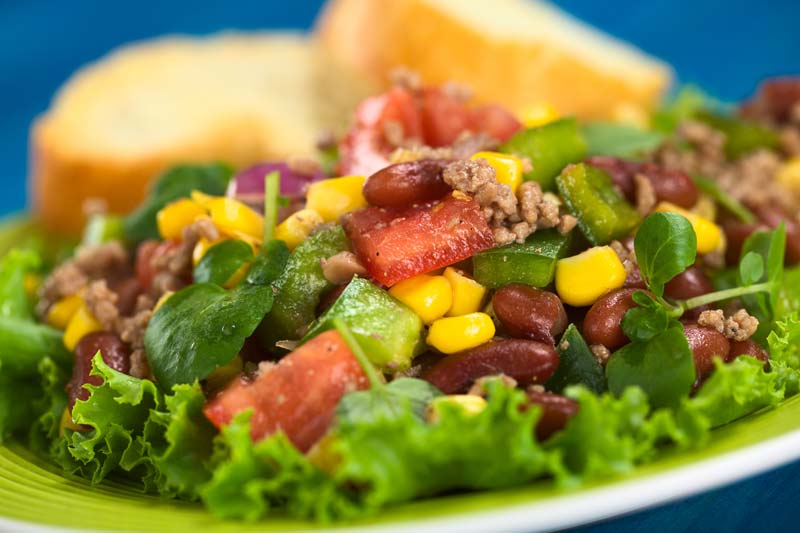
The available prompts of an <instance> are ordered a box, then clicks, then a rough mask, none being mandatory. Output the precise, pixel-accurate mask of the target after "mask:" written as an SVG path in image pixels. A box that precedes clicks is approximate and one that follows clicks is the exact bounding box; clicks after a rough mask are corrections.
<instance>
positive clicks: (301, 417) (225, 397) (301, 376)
mask: <svg viewBox="0 0 800 533" xmlns="http://www.w3.org/2000/svg"><path fill="white" fill-rule="evenodd" d="M368 386H369V383H368V381H367V377H366V375H365V374H364V371H363V370H362V369H361V367H360V366H359V364H358V361H357V360H356V358H355V356H353V353H352V352H351V351H350V349H349V348H348V347H347V344H346V343H345V342H344V340H343V339H342V337H341V335H339V333H338V332H337V331H335V330H331V331H326V332H325V333H322V334H321V335H319V336H317V337H314V338H313V339H311V340H310V341H308V342H307V343H305V344H304V345H302V346H301V347H299V348H298V349H296V350H295V351H293V352H292V353H290V354H289V355H287V356H286V357H284V358H283V359H281V360H280V362H278V363H277V364H276V365H275V366H273V367H271V368H268V369H266V370H265V371H263V372H262V373H261V374H260V375H259V376H258V377H256V378H255V379H253V380H246V379H244V378H242V379H237V380H234V381H233V383H232V384H230V385H228V387H227V388H226V389H224V390H223V391H222V392H220V393H219V394H218V395H217V396H216V397H215V398H213V399H211V400H209V401H208V402H207V403H206V405H205V407H204V408H203V412H204V413H205V415H206V418H208V419H209V420H210V421H211V423H212V424H214V425H215V426H216V427H218V428H220V427H222V426H224V425H226V424H228V423H229V422H230V421H231V420H232V419H233V417H234V416H235V415H236V414H237V413H239V412H241V411H244V410H245V409H252V410H253V416H252V418H251V419H250V435H251V437H252V438H253V440H254V441H258V440H260V439H263V438H264V437H267V436H269V435H272V434H273V433H275V432H277V431H278V430H283V432H284V433H285V434H286V436H287V437H288V438H289V440H291V441H292V443H293V444H294V445H295V446H297V448H298V449H299V450H301V451H303V452H306V451H308V450H309V449H310V448H311V447H312V446H313V445H314V443H316V442H317V441H318V440H319V439H320V438H321V437H322V436H323V435H324V434H325V432H326V431H327V430H328V426H330V423H331V421H332V420H333V415H334V411H335V409H336V404H338V403H339V400H340V399H341V398H342V396H344V395H345V394H346V393H348V392H350V391H354V390H361V389H366V388H367V387H368Z"/></svg>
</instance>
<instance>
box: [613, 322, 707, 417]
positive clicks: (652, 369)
mask: <svg viewBox="0 0 800 533" xmlns="http://www.w3.org/2000/svg"><path fill="white" fill-rule="evenodd" d="M606 377H607V378H608V389H609V391H611V392H612V393H614V394H616V395H620V394H622V393H623V391H624V390H625V389H626V388H627V387H630V386H638V387H641V388H642V390H644V392H645V393H646V394H647V397H648V398H649V399H650V403H651V404H652V405H653V406H654V407H672V406H675V405H677V404H679V403H680V401H681V399H682V398H685V397H686V396H687V395H688V394H689V391H690V390H691V388H692V384H693V383H694V380H695V369H694V359H693V357H692V351H691V350H690V349H689V343H688V342H687V341H686V337H685V336H684V334H683V326H681V324H680V323H679V322H677V321H672V322H671V323H670V326H669V327H668V328H667V329H666V330H665V331H663V332H661V333H659V334H658V335H656V336H655V337H653V338H652V339H650V340H649V341H648V342H631V343H630V344H628V345H626V346H624V347H622V348H620V349H619V350H618V351H616V352H614V353H613V354H612V355H611V357H610V358H609V360H608V364H607V365H606Z"/></svg>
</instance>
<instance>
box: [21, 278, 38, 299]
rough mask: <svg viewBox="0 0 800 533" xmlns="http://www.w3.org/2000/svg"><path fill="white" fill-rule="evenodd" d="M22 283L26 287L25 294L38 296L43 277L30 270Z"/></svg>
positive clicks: (31, 296) (30, 296)
mask: <svg viewBox="0 0 800 533" xmlns="http://www.w3.org/2000/svg"><path fill="white" fill-rule="evenodd" d="M22 284H23V285H24V287H25V294H27V295H28V297H29V298H33V297H34V296H36V292H37V291H38V290H39V286H40V285H41V284H42V277H41V276H40V275H38V274H32V273H30V272H28V273H27V274H25V277H24V278H23V279H22Z"/></svg>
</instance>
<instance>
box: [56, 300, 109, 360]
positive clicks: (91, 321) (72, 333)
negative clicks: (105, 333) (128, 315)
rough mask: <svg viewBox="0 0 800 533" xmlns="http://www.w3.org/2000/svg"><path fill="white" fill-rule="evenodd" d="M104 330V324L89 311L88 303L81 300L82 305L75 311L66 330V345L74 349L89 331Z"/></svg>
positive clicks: (70, 349) (71, 349) (69, 348)
mask: <svg viewBox="0 0 800 533" xmlns="http://www.w3.org/2000/svg"><path fill="white" fill-rule="evenodd" d="M102 330H103V326H102V324H100V322H98V321H97V319H96V318H95V317H94V316H93V315H92V313H90V312H89V309H88V308H87V307H86V304H84V303H83V302H81V305H80V307H78V310H77V311H75V314H74V315H73V316H72V318H71V319H70V321H69V324H67V329H66V330H65V331H64V346H66V347H67V350H69V351H74V350H75V347H76V346H77V345H78V342H79V341H80V340H81V339H82V338H84V337H85V336H86V335H88V334H89V333H94V332H95V331H102Z"/></svg>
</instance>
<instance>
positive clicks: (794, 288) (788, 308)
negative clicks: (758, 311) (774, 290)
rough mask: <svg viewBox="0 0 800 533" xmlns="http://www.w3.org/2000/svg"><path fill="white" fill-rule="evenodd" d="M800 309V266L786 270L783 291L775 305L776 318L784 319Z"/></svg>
mask: <svg viewBox="0 0 800 533" xmlns="http://www.w3.org/2000/svg"><path fill="white" fill-rule="evenodd" d="M799 309H800V268H799V267H794V268H791V269H788V270H785V271H784V273H783V283H781V292H780V294H779V296H778V301H777V303H776V305H775V318H776V319H783V318H786V317H787V316H789V315H790V314H791V313H793V312H794V311H797V310H799Z"/></svg>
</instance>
